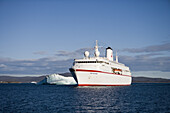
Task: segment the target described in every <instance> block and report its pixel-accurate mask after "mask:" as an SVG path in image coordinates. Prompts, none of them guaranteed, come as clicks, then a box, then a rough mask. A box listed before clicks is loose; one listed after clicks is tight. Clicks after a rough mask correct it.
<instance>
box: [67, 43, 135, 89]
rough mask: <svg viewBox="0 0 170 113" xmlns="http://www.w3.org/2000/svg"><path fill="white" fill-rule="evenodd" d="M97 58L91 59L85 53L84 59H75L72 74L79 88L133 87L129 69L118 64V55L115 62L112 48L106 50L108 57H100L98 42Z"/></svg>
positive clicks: (96, 48) (71, 69) (87, 53)
mask: <svg viewBox="0 0 170 113" xmlns="http://www.w3.org/2000/svg"><path fill="white" fill-rule="evenodd" d="M94 54H95V56H94V57H89V52H88V51H85V53H84V56H85V57H84V58H83V59H75V60H74V63H73V66H72V67H71V68H70V72H71V74H72V76H73V77H74V79H75V81H76V82H77V84H78V86H127V85H131V81H132V77H131V73H130V70H129V67H127V66H125V65H124V64H122V63H119V62H118V56H117V55H116V58H115V60H113V50H112V48H110V47H108V48H106V57H100V56H99V55H100V52H99V50H98V44H97V41H96V46H95V52H94Z"/></svg>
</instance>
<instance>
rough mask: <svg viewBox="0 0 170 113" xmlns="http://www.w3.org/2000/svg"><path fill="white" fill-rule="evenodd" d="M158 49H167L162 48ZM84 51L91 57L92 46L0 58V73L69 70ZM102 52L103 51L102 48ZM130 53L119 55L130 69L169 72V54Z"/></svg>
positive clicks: (58, 71) (50, 72) (38, 73)
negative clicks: (22, 57)
mask: <svg viewBox="0 0 170 113" xmlns="http://www.w3.org/2000/svg"><path fill="white" fill-rule="evenodd" d="M146 48H148V47H146ZM100 49H101V50H100V52H101V53H102V49H103V48H100ZM143 50H144V49H143ZM160 50H168V49H165V48H164V49H160ZM160 50H159V51H160ZM85 51H89V52H90V56H91V57H92V56H93V54H94V48H81V49H78V50H76V51H72V52H68V51H57V53H56V54H55V56H52V57H44V58H39V59H26V60H15V59H10V58H0V74H15V75H16V74H35V75H41V74H42V75H44V74H53V73H63V72H69V68H70V67H71V66H72V63H73V61H74V60H73V59H75V58H83V54H84V52H85ZM157 51H158V49H157ZM103 53H105V51H104V49H103ZM130 55H131V54H126V55H120V56H119V62H121V63H123V64H125V65H127V66H129V67H130V69H131V71H135V72H136V71H161V72H170V68H169V67H170V56H166V55H164V54H163V53H159V52H156V51H155V52H149V53H147V54H146V53H140V54H138V55H134V54H133V55H131V56H130ZM100 56H102V55H100ZM64 57H65V58H64Z"/></svg>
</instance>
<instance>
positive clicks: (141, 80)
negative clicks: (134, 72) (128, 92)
mask: <svg viewBox="0 0 170 113" xmlns="http://www.w3.org/2000/svg"><path fill="white" fill-rule="evenodd" d="M132 82H133V83H170V79H164V78H148V77H133V78H132Z"/></svg>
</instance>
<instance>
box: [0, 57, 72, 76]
mask: <svg viewBox="0 0 170 113" xmlns="http://www.w3.org/2000/svg"><path fill="white" fill-rule="evenodd" d="M0 61H1V62H0V74H36V75H40V74H52V73H62V72H68V71H69V68H70V67H71V65H72V63H73V60H72V59H68V60H54V59H53V58H40V59H36V60H14V59H13V60H5V61H4V60H3V59H1V58H0ZM2 62H3V63H2Z"/></svg>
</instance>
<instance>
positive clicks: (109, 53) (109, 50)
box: [106, 47, 113, 61]
mask: <svg viewBox="0 0 170 113" xmlns="http://www.w3.org/2000/svg"><path fill="white" fill-rule="evenodd" d="M106 58H108V59H109V60H111V61H113V50H112V48H111V47H108V48H106Z"/></svg>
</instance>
